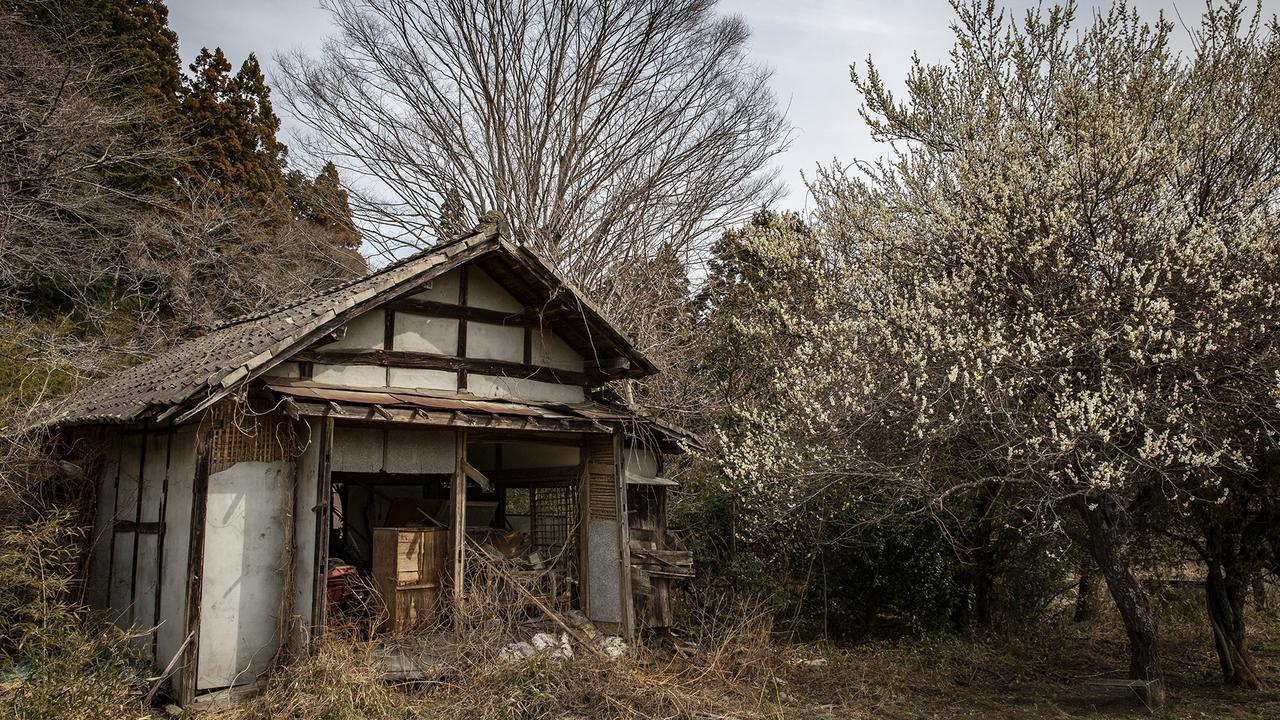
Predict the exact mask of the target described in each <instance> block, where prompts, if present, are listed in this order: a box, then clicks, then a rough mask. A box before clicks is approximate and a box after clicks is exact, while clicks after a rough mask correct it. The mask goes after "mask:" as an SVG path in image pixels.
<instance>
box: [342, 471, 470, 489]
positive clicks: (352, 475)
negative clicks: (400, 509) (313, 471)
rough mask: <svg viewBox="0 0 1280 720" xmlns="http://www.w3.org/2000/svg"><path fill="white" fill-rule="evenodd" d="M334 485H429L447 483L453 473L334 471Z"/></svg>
mask: <svg viewBox="0 0 1280 720" xmlns="http://www.w3.org/2000/svg"><path fill="white" fill-rule="evenodd" d="M332 479H333V483H334V484H335V485H362V486H363V485H429V484H433V483H440V484H441V485H444V484H447V483H448V482H449V481H450V480H452V479H453V473H388V472H341V471H338V472H334V473H332Z"/></svg>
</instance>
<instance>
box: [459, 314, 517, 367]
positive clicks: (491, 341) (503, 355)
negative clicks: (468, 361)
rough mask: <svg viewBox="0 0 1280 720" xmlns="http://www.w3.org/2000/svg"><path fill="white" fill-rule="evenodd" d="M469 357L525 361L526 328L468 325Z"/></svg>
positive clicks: (487, 324)
mask: <svg viewBox="0 0 1280 720" xmlns="http://www.w3.org/2000/svg"><path fill="white" fill-rule="evenodd" d="M467 357H471V358H480V359H483V360H507V361H510V362H521V361H523V360H524V328H522V327H518V326H515V325H491V324H489V323H482V322H468V323H467Z"/></svg>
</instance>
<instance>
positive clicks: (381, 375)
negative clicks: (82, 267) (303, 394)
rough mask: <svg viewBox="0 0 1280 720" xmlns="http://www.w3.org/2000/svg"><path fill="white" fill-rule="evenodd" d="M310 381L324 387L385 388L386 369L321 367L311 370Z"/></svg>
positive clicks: (350, 366)
mask: <svg viewBox="0 0 1280 720" xmlns="http://www.w3.org/2000/svg"><path fill="white" fill-rule="evenodd" d="M311 379H312V380H314V381H316V382H318V383H324V384H326V385H346V386H348V387H386V386H387V368H384V367H379V366H377V365H321V364H319V363H317V364H316V365H315V366H314V367H313V368H312V374H311Z"/></svg>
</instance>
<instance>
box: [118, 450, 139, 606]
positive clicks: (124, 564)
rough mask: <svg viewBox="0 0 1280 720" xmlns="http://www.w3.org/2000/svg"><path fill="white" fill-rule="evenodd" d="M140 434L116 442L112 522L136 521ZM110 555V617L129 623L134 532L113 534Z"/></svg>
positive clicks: (131, 597) (131, 598)
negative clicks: (117, 456) (117, 464)
mask: <svg viewBox="0 0 1280 720" xmlns="http://www.w3.org/2000/svg"><path fill="white" fill-rule="evenodd" d="M141 464H142V435H139V434H137V433H129V434H126V435H123V436H121V439H120V476H119V481H118V482H117V484H116V489H117V492H116V515H115V519H116V520H130V521H132V520H136V519H137V514H138V491H139V489H140V488H139V487H138V485H139V480H140V479H141V470H142V467H141ZM113 534H114V540H113V542H112V555H111V594H110V607H111V616H112V619H113V620H114V621H115V623H116V624H117V625H119V626H120V627H122V628H128V627H129V626H130V625H131V624H132V617H131V616H132V612H131V611H132V607H133V551H134V544H135V542H136V540H137V533H133V532H115V533H113Z"/></svg>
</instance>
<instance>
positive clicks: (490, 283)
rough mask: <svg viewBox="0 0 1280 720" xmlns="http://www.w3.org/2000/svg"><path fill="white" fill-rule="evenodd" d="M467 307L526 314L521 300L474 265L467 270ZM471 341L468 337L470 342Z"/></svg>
mask: <svg viewBox="0 0 1280 720" xmlns="http://www.w3.org/2000/svg"><path fill="white" fill-rule="evenodd" d="M467 305H470V306H471V307H478V308H487V309H489V310H502V311H504V312H512V313H518V312H524V305H522V304H521V303H520V301H519V300H517V299H515V297H514V296H512V295H511V293H509V292H507V291H506V290H504V289H503V288H502V286H501V285H499V284H498V283H497V282H496V281H495V280H494V279H493V278H491V277H489V275H488V274H487V273H485V271H483V270H481V269H480V268H478V267H475V266H474V265H473V266H471V267H469V268H467ZM468 331H470V328H468ZM470 339H471V338H470V337H469V336H468V338H467V340H468V342H470Z"/></svg>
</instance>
